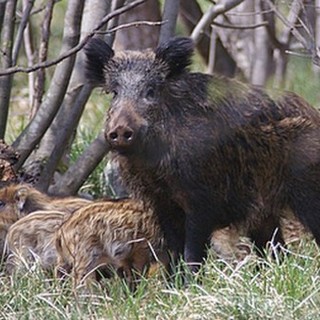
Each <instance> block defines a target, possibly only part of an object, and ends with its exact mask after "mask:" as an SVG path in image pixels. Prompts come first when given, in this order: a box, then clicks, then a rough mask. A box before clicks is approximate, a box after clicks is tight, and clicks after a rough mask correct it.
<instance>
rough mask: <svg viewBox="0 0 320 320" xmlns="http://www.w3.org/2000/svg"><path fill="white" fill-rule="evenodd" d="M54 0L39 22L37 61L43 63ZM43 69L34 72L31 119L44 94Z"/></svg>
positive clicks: (46, 53) (45, 57)
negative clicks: (39, 33)
mask: <svg viewBox="0 0 320 320" xmlns="http://www.w3.org/2000/svg"><path fill="white" fill-rule="evenodd" d="M55 2H56V1H55V0H50V1H48V3H47V5H46V7H45V12H44V18H43V22H42V24H41V35H40V46H39V54H38V56H39V57H38V63H43V62H45V61H46V60H47V57H48V47H49V38H50V26H51V21H52V15H53V8H54V5H55ZM45 78H46V74H45V70H44V69H39V70H38V72H37V74H36V81H35V94H34V96H33V99H32V109H31V114H30V118H31V119H32V118H33V116H34V114H35V113H36V111H37V110H38V108H39V106H40V104H41V102H42V98H43V95H44V85H45Z"/></svg>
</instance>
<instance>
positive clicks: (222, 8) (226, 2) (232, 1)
mask: <svg viewBox="0 0 320 320" xmlns="http://www.w3.org/2000/svg"><path fill="white" fill-rule="evenodd" d="M243 1H244V0H222V1H221V3H218V4H216V5H212V6H211V7H210V8H209V9H208V11H207V12H206V13H205V14H204V15H203V16H202V18H201V19H200V21H199V23H198V24H197V25H196V27H195V28H194V30H193V32H192V34H191V38H192V39H193V41H194V42H195V43H197V42H198V41H199V40H200V37H201V35H202V33H203V30H206V28H207V27H208V26H209V25H210V24H211V22H212V21H213V20H214V19H215V18H216V17H217V16H218V15H220V14H222V13H225V12H227V11H229V10H231V9H232V8H234V7H236V6H237V5H239V4H240V3H241V2H243Z"/></svg>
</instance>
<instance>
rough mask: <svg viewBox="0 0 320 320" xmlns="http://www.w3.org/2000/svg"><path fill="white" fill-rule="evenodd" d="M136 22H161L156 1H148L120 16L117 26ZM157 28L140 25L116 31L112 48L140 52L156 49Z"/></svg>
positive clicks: (158, 29) (158, 28) (158, 30)
mask: <svg viewBox="0 0 320 320" xmlns="http://www.w3.org/2000/svg"><path fill="white" fill-rule="evenodd" d="M136 21H161V13H160V7H159V1H158V0H148V1H146V2H145V3H143V4H142V5H140V6H139V7H137V8H134V9H133V10H130V12H126V13H124V14H123V15H121V17H120V19H119V25H121V24H124V23H130V22H136ZM159 32H160V27H159V26H147V25H140V26H135V27H130V28H126V29H122V30H119V31H117V33H116V37H115V41H114V47H115V49H116V50H142V49H146V48H154V47H156V45H157V43H158V39H159Z"/></svg>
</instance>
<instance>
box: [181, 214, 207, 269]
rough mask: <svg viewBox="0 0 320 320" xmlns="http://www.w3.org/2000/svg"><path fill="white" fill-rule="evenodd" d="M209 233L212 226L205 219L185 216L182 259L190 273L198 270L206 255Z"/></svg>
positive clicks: (192, 215)
mask: <svg viewBox="0 0 320 320" xmlns="http://www.w3.org/2000/svg"><path fill="white" fill-rule="evenodd" d="M211 233H212V226H211V223H210V222H209V221H207V219H205V218H203V217H202V216H199V215H195V214H187V215H186V222H185V247H184V259H185V261H186V263H187V264H188V267H189V269H190V270H191V272H192V273H196V272H197V271H198V270H199V268H200V266H201V263H202V262H203V259H204V258H205V257H206V255H207V254H206V250H207V248H208V247H209V245H210V236H211Z"/></svg>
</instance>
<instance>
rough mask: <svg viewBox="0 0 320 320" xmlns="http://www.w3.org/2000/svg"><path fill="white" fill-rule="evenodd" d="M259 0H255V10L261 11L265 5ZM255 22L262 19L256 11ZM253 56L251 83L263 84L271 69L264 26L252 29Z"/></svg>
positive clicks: (269, 48) (268, 44)
mask: <svg viewBox="0 0 320 320" xmlns="http://www.w3.org/2000/svg"><path fill="white" fill-rule="evenodd" d="M261 4H262V3H261V2H260V1H256V2H255V11H256V12H261V11H264V9H267V8H266V7H264V6H262V5H261ZM255 19H256V21H255V22H256V23H257V24H258V23H261V22H262V21H263V19H262V15H261V14H259V13H256V15H255ZM269 25H270V26H272V25H274V21H273V22H272V17H270V18H269ZM254 47H255V50H254V58H253V65H252V74H251V83H252V84H254V85H259V86H264V85H265V84H266V82H267V80H268V77H269V76H270V73H271V71H272V53H273V50H272V48H271V46H270V39H269V34H268V31H267V29H266V28H265V27H260V28H256V29H255V30H254Z"/></svg>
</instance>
